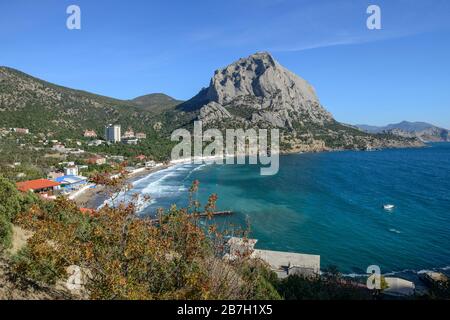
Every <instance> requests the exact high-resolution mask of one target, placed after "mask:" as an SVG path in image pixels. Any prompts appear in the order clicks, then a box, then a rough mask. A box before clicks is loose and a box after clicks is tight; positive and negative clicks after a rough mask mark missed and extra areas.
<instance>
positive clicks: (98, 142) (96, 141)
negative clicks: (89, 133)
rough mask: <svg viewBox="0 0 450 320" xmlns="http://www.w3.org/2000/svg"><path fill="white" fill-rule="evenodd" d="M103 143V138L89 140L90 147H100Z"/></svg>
mask: <svg viewBox="0 0 450 320" xmlns="http://www.w3.org/2000/svg"><path fill="white" fill-rule="evenodd" d="M102 143H103V140H92V141H89V142H88V146H89V147H98V146H100V145H101V144H102Z"/></svg>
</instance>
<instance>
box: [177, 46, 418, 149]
mask: <svg viewBox="0 0 450 320" xmlns="http://www.w3.org/2000/svg"><path fill="white" fill-rule="evenodd" d="M177 110H178V111H181V112H184V113H186V114H190V115H191V118H192V119H197V120H202V121H203V123H204V124H206V125H207V126H209V127H217V128H225V127H227V128H229V127H244V128H249V127H255V128H256V127H257V128H279V129H281V130H282V134H283V146H282V147H283V149H284V150H285V151H322V150H331V149H367V148H381V147H394V146H400V145H402V146H410V145H411V146H417V145H420V143H419V142H418V141H417V140H415V139H409V138H403V137H396V136H393V135H390V134H384V135H372V134H368V133H364V132H361V131H360V130H358V129H356V128H353V127H351V126H348V125H344V124H340V123H339V122H337V121H336V120H334V118H333V116H332V115H331V114H330V113H329V112H328V111H327V110H326V109H325V108H324V107H323V106H322V105H321V103H320V101H319V99H318V97H317V95H316V93H315V90H314V88H313V87H312V86H311V85H310V84H309V83H308V82H307V81H306V80H304V79H302V78H300V77H298V76H297V75H295V74H294V73H292V72H291V71H289V70H287V69H286V68H285V67H283V66H282V65H280V64H279V63H278V62H277V61H276V60H275V59H274V58H273V57H272V56H271V55H270V54H269V53H267V52H261V53H256V54H253V55H251V56H249V57H247V58H242V59H239V60H238V61H236V62H234V63H232V64H230V65H229V66H227V67H225V68H222V69H219V70H217V71H215V73H214V75H213V77H212V79H211V81H210V85H209V87H208V88H203V89H202V90H201V91H200V92H199V93H198V94H197V95H196V96H194V97H193V98H192V99H190V100H188V101H186V102H184V103H182V104H180V105H179V106H177Z"/></svg>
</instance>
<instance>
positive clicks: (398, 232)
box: [389, 228, 402, 234]
mask: <svg viewBox="0 0 450 320" xmlns="http://www.w3.org/2000/svg"><path fill="white" fill-rule="evenodd" d="M389 232H393V233H397V234H400V233H402V232H401V231H399V230H397V229H393V228H392V229H389Z"/></svg>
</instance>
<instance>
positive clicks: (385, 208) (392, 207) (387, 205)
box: [383, 204, 395, 211]
mask: <svg viewBox="0 0 450 320" xmlns="http://www.w3.org/2000/svg"><path fill="white" fill-rule="evenodd" d="M383 208H384V210H389V211H390V210H393V209H394V208H395V206H394V205H393V204H385V205H383Z"/></svg>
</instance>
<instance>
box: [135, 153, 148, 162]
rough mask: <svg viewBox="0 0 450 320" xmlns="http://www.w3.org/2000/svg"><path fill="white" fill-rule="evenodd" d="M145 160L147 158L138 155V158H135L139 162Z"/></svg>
mask: <svg viewBox="0 0 450 320" xmlns="http://www.w3.org/2000/svg"><path fill="white" fill-rule="evenodd" d="M145 158H147V157H146V156H144V155H143V154H141V155H138V156H137V157H136V159H137V160H139V161H143V160H145Z"/></svg>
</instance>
